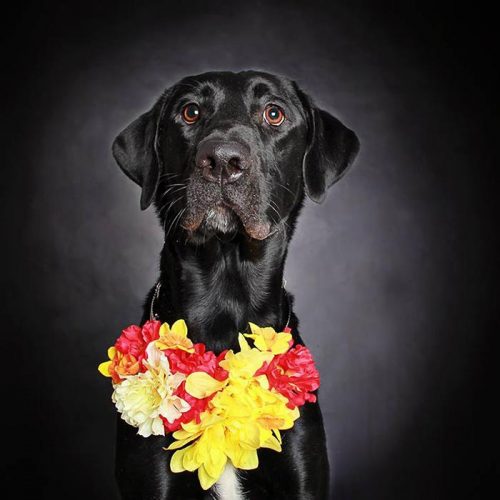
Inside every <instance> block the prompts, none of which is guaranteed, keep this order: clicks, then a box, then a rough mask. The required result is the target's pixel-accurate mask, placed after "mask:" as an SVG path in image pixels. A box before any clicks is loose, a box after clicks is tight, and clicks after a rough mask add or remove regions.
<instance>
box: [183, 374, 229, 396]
mask: <svg viewBox="0 0 500 500" xmlns="http://www.w3.org/2000/svg"><path fill="white" fill-rule="evenodd" d="M226 383H227V381H226V380H223V381H219V380H216V379H215V378H213V377H211V376H210V375H209V374H208V373H205V372H194V373H191V374H190V375H188V377H187V379H186V392H188V393H189V394H191V396H194V397H195V398H198V399H202V398H207V397H208V396H211V395H212V394H213V393H214V392H217V391H219V390H220V389H222V388H223V387H224V386H225V385H226Z"/></svg>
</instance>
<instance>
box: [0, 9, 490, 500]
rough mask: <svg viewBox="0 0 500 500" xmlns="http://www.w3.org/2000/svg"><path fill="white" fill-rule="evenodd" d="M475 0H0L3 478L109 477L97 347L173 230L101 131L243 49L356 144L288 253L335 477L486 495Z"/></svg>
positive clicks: (485, 326) (367, 493)
mask: <svg viewBox="0 0 500 500" xmlns="http://www.w3.org/2000/svg"><path fill="white" fill-rule="evenodd" d="M472 10H473V9H472V8H469V7H467V8H464V9H463V10H460V9H458V8H457V7H454V8H447V7H446V6H445V5H441V7H438V6H436V5H432V6H427V5H425V4H423V3H421V2H418V3H415V4H407V5H405V6H403V5H402V4H399V5H398V6H394V5H389V4H383V3H378V4H377V6H376V7H375V6H369V4H366V5H363V4H359V3H355V2H345V3H338V2H328V3H327V2H319V1H316V2H313V1H308V2H296V3H293V2H286V3H285V2H266V1H255V0H254V1H248V2H240V1H232V2H220V1H216V0H213V1H211V2H207V1H190V2H175V3H168V2H166V1H163V2H156V3H151V2H149V3H146V4H145V5H142V6H139V5H138V4H135V3H134V4H130V5H129V4H127V3H123V2H116V3H115V4H111V3H109V2H101V4H98V5H94V4H91V3H89V2H85V3H82V4H80V5H78V4H76V3H73V4H69V3H66V2H59V3H52V4H51V5H50V7H49V6H47V4H45V5H42V3H39V4H37V7H30V6H29V5H28V4H26V3H23V4H20V5H19V7H18V8H16V9H15V11H12V12H11V13H7V12H4V14H5V16H4V29H3V31H2V37H3V40H2V42H3V43H2V46H3V48H4V50H5V55H4V57H3V60H2V66H3V68H2V69H3V71H2V73H3V84H4V92H3V101H4V102H3V107H4V109H5V110H6V113H4V117H5V119H4V127H5V128H4V133H3V134H2V137H3V139H4V146H3V148H2V155H3V161H2V177H1V178H2V182H1V195H2V202H3V205H4V206H3V208H2V223H3V224H2V225H3V229H2V237H3V240H2V246H1V255H2V261H3V272H2V278H3V280H4V281H5V283H3V284H2V287H1V293H2V326H3V330H4V332H3V343H4V350H3V359H4V361H6V362H7V367H6V371H5V372H4V388H6V389H7V392H6V393H4V398H3V407H2V414H3V417H4V418H5V419H6V422H5V424H4V427H3V433H2V436H3V437H2V441H3V443H4V444H3V446H2V460H3V461H4V462H5V468H4V471H5V473H6V475H7V476H8V477H9V478H10V479H12V481H13V484H15V486H16V490H15V491H16V492H17V493H16V494H14V496H12V497H11V498H50V499H56V498H64V499H69V498H71V499H80V498H81V499H87V498H96V499H112V498H118V496H117V493H116V491H115V487H114V481H113V446H114V424H115V420H114V418H115V412H114V410H113V407H112V405H111V403H110V401H109V396H110V387H109V383H108V381H106V380H103V379H101V378H100V377H99V376H98V374H97V371H96V366H97V364H98V362H99V361H100V360H102V359H103V358H104V357H105V349H106V347H107V346H108V345H109V344H111V343H112V341H113V340H114V338H115V337H116V336H117V334H118V333H119V330H120V328H121V327H123V326H124V325H127V324H129V323H131V322H136V321H137V320H138V319H139V318H140V308H141V303H142V300H143V298H144V296H145V294H146V292H147V290H148V288H149V287H150V286H151V285H152V284H153V282H154V280H155V277H156V273H157V266H158V254H159V251H160V248H161V232H160V229H159V227H158V225H157V224H156V222H155V219H154V216H153V214H152V212H151V211H149V212H146V213H141V212H140V211H139V189H138V188H137V187H135V186H134V185H132V184H131V183H130V182H129V181H128V180H127V179H126V178H125V176H123V175H122V174H121V172H120V171H119V169H118V168H116V166H115V164H114V162H113V160H112V158H111V155H110V145H111V142H112V140H113V138H114V136H115V135H116V134H117V132H118V131H119V130H121V129H122V128H123V127H124V126H125V125H126V124H127V123H128V122H129V121H131V120H132V119H133V118H134V117H136V116H137V115H138V114H139V113H141V112H142V111H144V110H146V109H147V108H148V107H149V106H150V105H151V104H152V102H153V101H154V99H155V98H156V97H157V96H158V95H159V94H160V92H161V91H162V89H163V88H164V86H166V85H169V84H171V83H173V82H174V81H175V80H177V79H178V78H180V77H182V76H184V75H186V74H192V73H198V72H202V71H205V70H211V69H236V70H237V69H243V68H260V69H265V70H269V71H272V72H276V73H281V74H285V75H288V76H290V77H292V78H294V79H296V80H297V81H298V82H299V83H300V84H301V85H302V86H303V87H304V89H305V90H306V91H308V92H310V93H311V94H312V95H313V96H314V97H315V99H316V101H317V103H318V104H320V105H321V106H323V107H325V108H327V109H329V110H330V111H333V112H335V113H336V114H337V116H339V117H340V118H341V119H342V120H344V122H345V123H346V124H348V125H349V126H350V127H352V128H353V129H354V130H356V131H357V133H358V135H359V137H360V139H361V143H362V150H361V154H360V156H359V159H358V161H357V164H356V167H355V168H354V169H353V170H352V171H351V172H350V173H349V174H348V175H347V176H346V177H345V178H344V179H343V180H342V181H341V182H340V183H339V184H338V185H336V186H335V187H334V188H333V189H332V190H331V192H330V195H329V198H328V200H327V202H326V203H325V204H324V205H322V206H315V205H313V204H311V203H308V204H307V205H306V208H305V210H304V213H303V216H302V219H301V222H300V224H299V227H298V231H297V234H296V236H295V239H294V241H293V244H292V246H291V250H290V257H289V260H288V265H287V279H288V287H289V289H290V290H291V291H292V292H293V293H294V294H295V295H296V310H297V313H298V315H299V317H300V319H301V325H302V328H301V331H302V333H303V336H304V338H305V340H306V341H307V342H308V344H309V346H310V347H311V349H312V350H313V352H314V354H315V356H316V358H317V361H318V364H319V367H320V371H321V374H322V381H323V388H322V392H321V402H322V407H323V411H324V416H325V422H326V427H327V433H328V443H329V450H330V459H331V461H332V464H333V469H334V473H335V474H334V476H335V480H334V483H333V489H332V495H333V497H335V499H339V500H344V499H347V500H354V499H442V498H468V499H473V498H474V499H475V498H493V496H494V495H493V494H491V493H490V494H488V496H486V491H487V490H486V482H487V480H488V479H490V478H493V475H494V473H496V471H497V469H495V468H494V463H493V461H492V460H491V457H492V454H490V453H489V452H488V451H487V449H488V448H489V447H488V446H487V445H488V444H489V443H491V441H492V439H493V432H492V430H493V423H494V418H493V406H492V404H493V403H492V401H494V395H495V394H497V391H496V390H495V391H490V390H489V389H487V387H486V383H487V381H488V380H490V378H492V376H493V373H494V371H493V367H492V365H491V364H490V363H489V360H488V359H487V354H488V352H489V351H490V349H491V345H490V341H491V337H492V335H493V334H495V333H496V332H497V331H498V320H497V314H496V311H495V310H494V306H495V305H496V296H495V289H494V285H495V282H494V272H495V271H496V270H497V267H496V264H495V261H494V260H493V257H494V252H495V250H496V248H495V247H494V246H493V243H492V235H493V234H494V233H495V232H496V231H497V226H495V225H494V221H493V217H492V213H493V208H494V202H493V197H492V196H491V195H492V194H493V188H494V182H493V181H494V178H493V166H494V165H493V153H492V151H494V150H495V149H496V148H498V144H497V143H494V142H493V140H494V139H493V134H492V133H491V132H490V129H489V126H490V125H491V124H492V123H493V118H494V112H495V113H496V111H497V108H496V101H495V100H494V97H495V96H494V92H495V91H496V88H495V86H496V81H494V80H493V75H494V67H495V66H497V65H498V56H497V55H496V53H495V48H494V44H493V39H494V33H493V31H492V26H491V24H492V23H490V18H491V17H492V14H491V13H488V12H484V11H478V10H477V8H476V10H474V12H471V11H472ZM497 140H498V139H497ZM4 392H5V391H4ZM488 397H489V398H492V399H488Z"/></svg>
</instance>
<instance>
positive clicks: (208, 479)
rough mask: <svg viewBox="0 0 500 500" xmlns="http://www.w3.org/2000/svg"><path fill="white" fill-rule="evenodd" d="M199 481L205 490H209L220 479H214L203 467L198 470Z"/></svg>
mask: <svg viewBox="0 0 500 500" xmlns="http://www.w3.org/2000/svg"><path fill="white" fill-rule="evenodd" d="M198 479H199V480H200V485H201V487H202V488H203V489H204V490H208V489H209V488H210V487H211V486H213V485H214V484H215V483H216V482H217V479H219V478H218V477H212V476H210V475H209V474H208V472H207V471H206V469H205V467H204V466H203V465H202V466H201V467H200V468H199V469H198Z"/></svg>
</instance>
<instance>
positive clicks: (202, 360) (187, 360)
mask: <svg viewBox="0 0 500 500" xmlns="http://www.w3.org/2000/svg"><path fill="white" fill-rule="evenodd" d="M193 348H194V352H187V351H183V350H181V349H167V350H165V351H163V352H164V353H165V354H166V355H167V357H168V360H169V362H170V369H171V370H172V371H173V372H181V373H185V374H186V375H189V374H190V373H193V372H205V373H208V374H209V375H211V376H212V377H213V378H215V379H217V380H224V379H226V378H227V375H228V373H227V371H226V370H224V368H221V367H220V366H219V361H221V360H223V359H224V356H225V355H226V352H227V351H224V352H222V353H220V354H219V356H216V355H215V353H214V352H212V351H206V348H205V344H194V346H193Z"/></svg>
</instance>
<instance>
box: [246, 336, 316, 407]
mask: <svg viewBox="0 0 500 500" xmlns="http://www.w3.org/2000/svg"><path fill="white" fill-rule="evenodd" d="M262 374H265V375H266V376H267V379H268V380H269V385H270V386H271V387H272V388H274V389H275V390H276V391H278V392H279V393H280V394H282V395H283V396H285V397H286V398H287V399H288V405H287V406H288V407H289V408H291V409H293V408H295V407H296V406H302V405H303V404H305V402H306V401H310V402H311V403H314V402H315V401H316V396H315V395H314V394H312V391H315V390H316V389H317V388H318V387H319V373H318V370H317V369H316V366H315V365H314V360H313V357H312V354H311V351H310V350H309V349H308V348H307V347H305V346H303V345H297V346H295V347H294V348H292V349H290V350H289V351H288V352H286V353H284V354H280V355H278V356H275V357H274V359H273V360H272V361H271V362H270V363H264V365H263V366H262V368H260V370H258V371H257V373H256V374H255V375H262Z"/></svg>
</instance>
